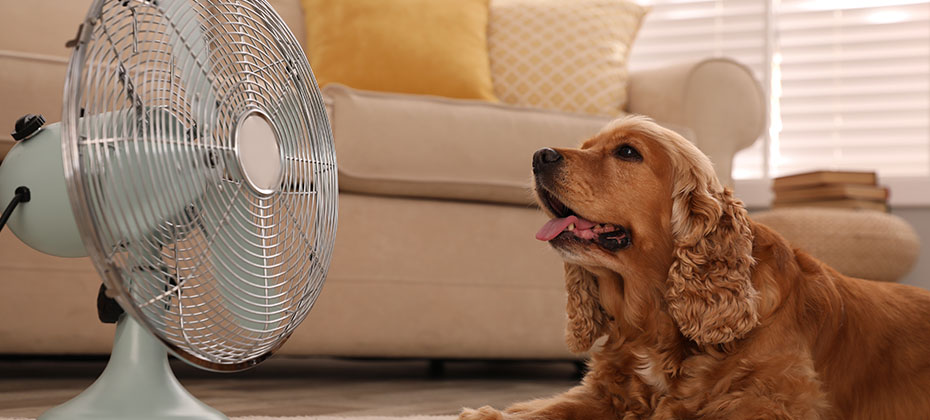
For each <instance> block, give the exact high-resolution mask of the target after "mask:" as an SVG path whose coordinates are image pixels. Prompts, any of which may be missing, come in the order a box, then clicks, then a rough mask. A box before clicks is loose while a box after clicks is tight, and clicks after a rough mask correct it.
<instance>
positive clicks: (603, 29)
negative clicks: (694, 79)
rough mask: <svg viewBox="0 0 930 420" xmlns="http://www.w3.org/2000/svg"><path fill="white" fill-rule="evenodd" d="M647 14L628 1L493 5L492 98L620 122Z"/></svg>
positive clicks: (528, 0)
mask: <svg viewBox="0 0 930 420" xmlns="http://www.w3.org/2000/svg"><path fill="white" fill-rule="evenodd" d="M647 11H648V8H646V7H643V6H639V5H637V4H636V3H633V2H630V1H625V0H573V1H565V0H493V1H492V2H491V10H490V18H489V19H490V22H489V25H488V50H489V55H490V59H491V77H492V80H493V81H494V91H495V93H496V94H497V97H498V98H500V100H501V102H505V103H508V104H514V105H522V106H530V107H539V108H548V109H556V110H561V111H571V112H582V113H587V114H599V115H617V114H619V113H621V112H622V111H623V109H624V107H625V105H626V100H627V90H626V84H627V79H628V74H627V67H626V64H627V57H628V56H629V53H630V47H631V45H632V44H633V39H634V38H636V32H638V31H639V27H640V23H641V22H642V20H643V17H644V16H645V15H646V12H647Z"/></svg>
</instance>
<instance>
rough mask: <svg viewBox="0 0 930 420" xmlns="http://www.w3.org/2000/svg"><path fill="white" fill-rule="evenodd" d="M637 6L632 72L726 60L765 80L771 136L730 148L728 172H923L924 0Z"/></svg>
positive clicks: (929, 98)
mask: <svg viewBox="0 0 930 420" xmlns="http://www.w3.org/2000/svg"><path fill="white" fill-rule="evenodd" d="M640 3H642V4H646V5H650V6H652V8H653V10H652V12H651V13H650V14H649V15H647V18H646V20H645V22H644V24H643V27H642V29H641V31H640V35H639V37H638V39H637V41H636V43H635V44H634V47H633V51H632V56H631V60H630V67H631V70H633V71H636V70H638V69H645V68H651V67H657V66H664V65H668V64H672V63H675V62H681V61H685V60H691V59H698V58H701V57H707V56H729V57H732V58H734V59H736V60H738V61H740V62H743V63H745V64H747V65H749V66H750V67H751V68H752V69H753V71H754V72H755V74H756V77H757V78H758V79H759V80H762V81H765V80H767V79H766V76H767V75H768V76H770V79H768V80H769V82H770V83H769V84H768V86H766V87H767V88H768V90H769V91H770V94H771V96H772V97H771V101H770V103H771V105H772V106H771V112H772V114H771V116H770V121H771V123H772V127H771V129H770V133H771V136H770V137H769V138H766V139H761V140H760V141H757V142H756V144H755V145H753V146H752V147H751V148H749V149H747V150H744V151H743V152H740V153H739V154H738V155H737V157H736V160H735V162H734V172H733V176H734V178H736V179H759V178H762V179H765V178H768V177H775V176H780V175H787V174H791V173H797V172H802V171H808V170H817V169H857V170H876V171H878V172H879V175H880V176H881V177H882V178H884V179H887V178H889V177H924V178H926V177H928V176H930V1H927V0H921V1H917V0H704V1H701V0H652V1H640ZM767 22H768V25H770V26H766V25H767ZM766 28H771V31H767V30H766ZM766 158H768V159H769V164H768V165H765V164H764V162H765V159H766Z"/></svg>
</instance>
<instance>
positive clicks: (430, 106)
mask: <svg viewBox="0 0 930 420" xmlns="http://www.w3.org/2000/svg"><path fill="white" fill-rule="evenodd" d="M323 94H324V97H325V99H326V102H327V108H328V111H329V117H330V121H331V122H332V128H333V135H334V136H335V140H336V156H337V157H338V161H339V177H340V178H339V184H340V189H342V190H343V191H348V192H356V193H366V194H379V195H388V196H407V197H425V198H442V199H458V200H470V201H484V202H496V203H510V204H520V205H527V204H531V203H533V196H532V194H531V192H530V186H531V185H532V184H531V177H532V166H531V162H532V156H533V152H535V151H536V150H538V149H540V148H542V147H577V146H578V145H579V144H580V143H581V142H582V141H583V140H585V139H586V138H588V137H590V136H592V135H594V134H596V133H597V132H598V131H600V129H601V128H602V127H603V126H604V125H605V124H606V123H607V122H608V121H610V118H609V117H601V116H590V115H586V114H575V113H565V112H559V111H548V110H541V109H534V108H523V107H516V106H510V105H502V104H492V103H487V102H484V101H475V100H457V99H447V98H439V97H432V96H422V95H404V94H391V93H381V92H371V91H361V90H355V89H351V88H348V87H345V86H342V85H329V86H327V87H326V88H325V89H323ZM673 129H675V128H673ZM678 130H679V132H682V131H684V130H682V129H680V128H679V129H678ZM686 137H687V135H686Z"/></svg>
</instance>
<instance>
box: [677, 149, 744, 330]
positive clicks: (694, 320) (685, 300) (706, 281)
mask: <svg viewBox="0 0 930 420" xmlns="http://www.w3.org/2000/svg"><path fill="white" fill-rule="evenodd" d="M695 150H696V149H695ZM698 153H699V152H698ZM679 168H684V169H681V170H680V171H679V173H678V174H677V175H676V180H675V183H674V188H675V191H673V198H672V200H673V201H672V206H673V207H672V235H673V240H674V249H675V251H674V252H675V255H674V260H673V262H672V265H671V268H670V269H669V275H668V280H667V284H666V290H665V301H666V304H667V305H668V312H669V314H670V315H671V316H672V319H674V320H675V323H676V324H677V325H678V328H679V329H680V330H681V333H682V334H684V336H685V337H688V338H689V339H691V340H694V341H695V342H696V343H698V344H702V345H707V344H723V343H728V342H730V341H733V340H736V339H739V338H741V337H743V336H744V335H746V334H747V333H748V332H749V331H750V330H752V329H753V328H755V326H756V325H757V324H758V323H759V314H758V311H757V305H758V292H757V291H756V289H755V288H754V287H753V285H752V281H751V276H752V265H753V258H752V240H753V235H752V228H751V222H750V220H749V217H748V216H747V214H746V209H745V208H743V205H742V203H741V202H740V201H738V200H736V199H735V198H734V197H733V194H732V192H731V191H730V190H729V188H726V189H724V188H722V187H721V186H720V183H719V181H717V178H716V176H715V175H714V173H713V169H712V167H711V166H710V162H709V161H708V160H707V158H706V157H704V156H703V155H701V156H696V157H694V160H692V161H691V162H687V164H683V165H681V166H679Z"/></svg>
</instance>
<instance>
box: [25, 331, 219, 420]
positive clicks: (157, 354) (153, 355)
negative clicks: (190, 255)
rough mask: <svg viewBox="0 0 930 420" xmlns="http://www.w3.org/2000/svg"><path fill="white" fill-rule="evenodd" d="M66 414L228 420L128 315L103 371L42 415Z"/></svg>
mask: <svg viewBox="0 0 930 420" xmlns="http://www.w3.org/2000/svg"><path fill="white" fill-rule="evenodd" d="M63 419H88V420H90V419H94V420H116V419H120V420H126V419H138V420H149V419H151V420H155V419H173V420H182V419H183V420H187V419H190V420H194V419H197V420H228V418H227V417H226V416H225V415H223V414H222V413H220V412H219V411H217V410H215V409H213V408H211V407H210V406H208V405H206V404H204V403H203V402H201V401H200V400H198V399H197V398H195V397H194V396H193V395H191V394H190V393H189V392H187V390H186V389H184V387H183V386H181V384H180V383H179V382H178V380H177V378H175V377H174V373H173V372H172V371H171V366H170V365H169V364H168V352H167V350H166V349H165V347H164V346H163V345H162V344H161V343H160V342H159V341H158V340H157V339H155V337H153V336H152V335H151V334H150V333H149V332H148V331H146V330H145V328H143V327H142V326H141V325H139V324H138V323H136V321H135V320H134V319H132V317H130V316H126V315H125V314H123V316H122V317H120V320H119V322H117V324H116V338H115V340H114V343H113V352H112V354H111V355H110V361H109V362H108V363H107V367H106V369H104V371H103V374H101V375H100V377H99V378H97V381H96V382H94V383H93V384H92V385H91V386H90V387H88V388H87V389H86V390H84V392H82V393H81V394H80V395H78V396H77V397H74V398H73V399H71V400H70V401H68V402H66V403H64V404H62V405H59V406H57V407H54V408H51V409H49V410H48V411H46V412H45V413H44V414H42V415H41V416H39V419H38V420H63Z"/></svg>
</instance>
